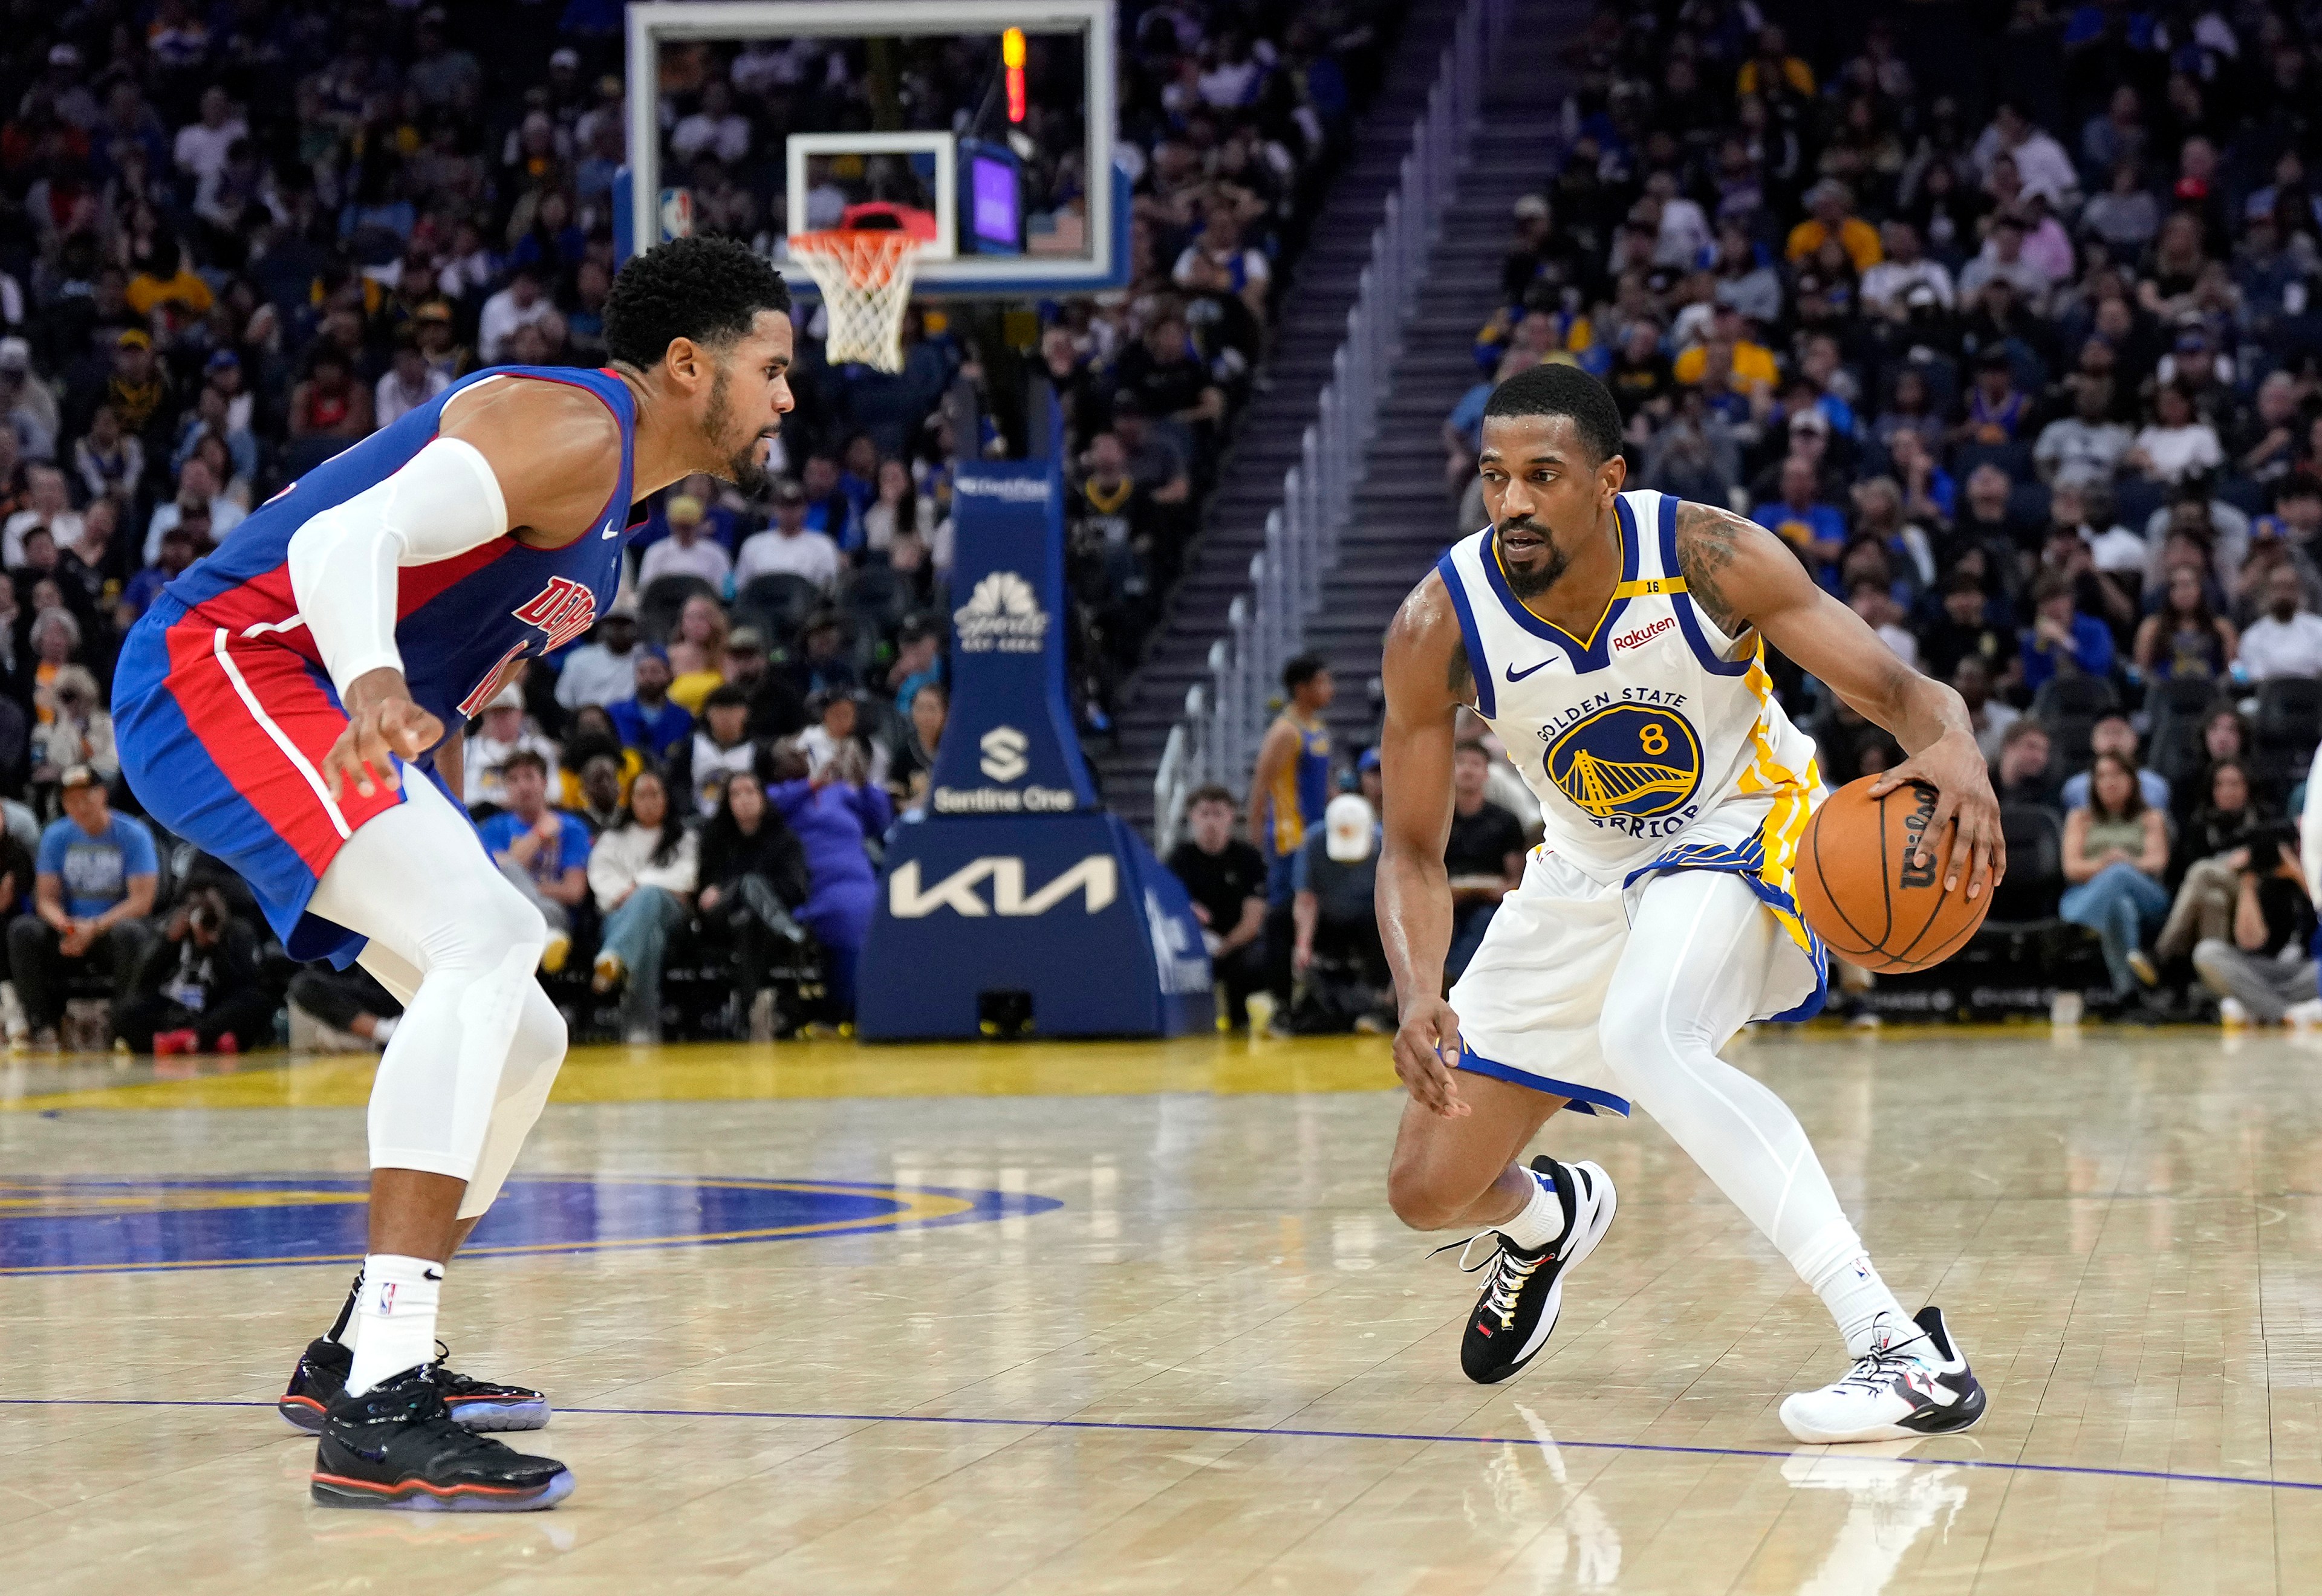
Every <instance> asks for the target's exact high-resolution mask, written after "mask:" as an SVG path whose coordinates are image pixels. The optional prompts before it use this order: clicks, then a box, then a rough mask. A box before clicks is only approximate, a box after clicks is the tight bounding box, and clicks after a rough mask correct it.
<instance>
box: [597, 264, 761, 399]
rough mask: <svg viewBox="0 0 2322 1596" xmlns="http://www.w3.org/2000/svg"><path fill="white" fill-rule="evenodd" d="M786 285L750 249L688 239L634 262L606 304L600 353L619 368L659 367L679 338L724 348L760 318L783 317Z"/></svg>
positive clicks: (615, 286) (619, 279) (616, 284)
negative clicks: (763, 314)
mask: <svg viewBox="0 0 2322 1596" xmlns="http://www.w3.org/2000/svg"><path fill="white" fill-rule="evenodd" d="M790 307H791V290H790V285H789V284H787V283H785V282H783V281H782V273H781V272H779V271H776V270H775V269H773V268H772V266H769V265H768V264H767V263H766V262H765V260H763V259H762V258H761V257H760V256H759V255H758V254H757V253H756V252H755V251H753V250H751V249H750V248H749V246H748V245H746V244H743V243H740V242H736V240H733V239H730V238H710V237H692V238H678V239H672V240H670V241H669V242H667V243H664V244H660V245H657V246H655V247H654V248H653V249H650V250H647V251H645V252H644V254H642V255H635V256H632V257H631V258H630V260H629V263H628V264H627V265H626V266H624V267H622V268H621V275H620V276H618V277H617V278H614V279H613V291H612V293H611V295H610V296H608V297H607V299H606V301H605V347H606V351H607V352H608V354H610V355H611V356H612V358H613V359H614V360H618V361H620V362H621V363H622V364H623V365H627V366H638V367H652V366H657V365H659V364H660V363H661V359H662V357H663V355H665V354H667V353H668V352H669V346H670V344H671V343H672V342H673V341H675V340H677V339H680V338H690V339H692V340H693V341H694V342H696V343H703V344H710V345H716V344H720V343H730V342H733V341H734V340H735V339H736V338H740V337H742V336H743V335H744V334H745V333H748V332H749V330H750V324H751V323H752V322H754V320H756V318H757V315H758V313H759V312H760V311H762V310H775V311H782V312H784V313H788V311H789V310H790Z"/></svg>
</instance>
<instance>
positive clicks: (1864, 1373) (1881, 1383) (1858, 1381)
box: [1833, 1334, 1933, 1393]
mask: <svg viewBox="0 0 2322 1596" xmlns="http://www.w3.org/2000/svg"><path fill="white" fill-rule="evenodd" d="M1923 1344H1924V1345H1928V1346H1932V1345H1933V1343H1932V1342H1930V1341H1928V1338H1927V1336H1925V1335H1924V1334H1921V1335H1917V1336H1912V1337H1911V1338H1910V1339H1909V1340H1908V1341H1897V1342H1895V1343H1894V1344H1892V1345H1888V1346H1880V1347H1874V1348H1872V1349H1871V1350H1870V1351H1869V1352H1867V1353H1865V1354H1862V1355H1861V1356H1860V1357H1859V1358H1857V1359H1855V1360H1854V1366H1853V1367H1852V1368H1851V1369H1849V1370H1848V1371H1847V1372H1846V1376H1845V1378H1844V1379H1842V1380H1841V1381H1839V1382H1838V1384H1839V1385H1841V1386H1846V1385H1859V1386H1860V1387H1861V1388H1862V1389H1863V1390H1865V1391H1870V1392H1873V1393H1876V1392H1878V1391H1883V1390H1885V1389H1886V1387H1887V1385H1888V1383H1889V1382H1892V1381H1893V1380H1896V1379H1897V1378H1899V1377H1900V1376H1901V1374H1902V1372H1903V1369H1904V1368H1905V1366H1906V1365H1908V1364H1911V1363H1918V1364H1921V1365H1924V1363H1925V1362H1926V1360H1925V1359H1924V1358H1921V1357H1919V1356H1917V1355H1916V1354H1915V1353H1913V1352H1911V1351H1910V1350H1908V1349H1910V1348H1913V1347H1917V1346H1920V1345H1923ZM1833 1389H1835V1388H1833Z"/></svg>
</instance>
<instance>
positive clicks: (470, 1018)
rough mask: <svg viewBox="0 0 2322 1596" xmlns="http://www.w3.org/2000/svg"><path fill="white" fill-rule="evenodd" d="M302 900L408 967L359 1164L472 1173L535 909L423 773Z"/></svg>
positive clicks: (533, 985)
mask: <svg viewBox="0 0 2322 1596" xmlns="http://www.w3.org/2000/svg"><path fill="white" fill-rule="evenodd" d="M309 907H311V908H312V909H313V911H314V912H315V914H316V915H319V916H320V917H323V918H324V919H326V920H330V921H333V922H334V923H336V924H338V925H341V926H345V927H347V929H349V930H350V931H357V932H360V933H361V934H362V935H365V936H367V937H369V938H370V939H371V940H372V941H373V942H374V943H376V944H379V946H380V947H381V948H383V949H384V950H385V951H386V952H388V953H392V954H394V955H395V956H396V957H397V958H398V959H400V960H401V961H402V962H404V963H405V964H407V965H408V966H410V968H411V969H412V970H414V971H417V972H418V975H419V980H418V984H417V990H416V991H415V992H414V993H413V995H412V999H411V1002H410V1005H409V1007H407V1008H406V1009H405V1010H404V1016H403V1021H402V1023H401V1024H400V1025H398V1026H396V1028H395V1035H394V1036H393V1037H392V1038H391V1039H390V1040H389V1043H388V1044H387V1051H386V1053H383V1054H382V1055H380V1058H379V1073H378V1076H377V1077H376V1078H375V1080H374V1081H373V1082H372V1086H371V1095H370V1157H371V1167H372V1168H374V1169H382V1168H384V1169H415V1170H424V1171H426V1172H430V1173H433V1174H441V1175H449V1176H451V1177H453V1179H455V1180H460V1181H466V1180H470V1179H471V1178H472V1177H473V1176H474V1175H475V1173H476V1171H477V1166H478V1163H479V1161H480V1156H481V1154H482V1150H483V1146H484V1140H485V1135H486V1132H487V1130H488V1128H489V1126H490V1123H491V1121H492V1118H493V1116H494V1114H495V1112H496V1105H497V1103H498V1099H499V1097H500V1093H501V1081H500V1078H501V1074H502V1072H503V1070H504V1068H505V1066H506V1065H507V1060H508V1054H509V1049H510V1045H511V1044H512V1043H513V1042H514V1040H515V1038H516V1035H517V1026H518V1023H519V1021H520V1020H521V1019H522V1017H523V1016H524V1014H525V1012H526V1003H527V994H528V993H531V992H536V991H537V990H538V988H539V983H538V982H537V981H536V980H534V978H533V970H534V968H535V966H536V965H537V964H538V963H539V962H540V950H541V946H542V944H544V942H545V941H546V939H547V930H546V927H545V926H543V925H542V923H541V918H540V911H539V910H538V909H536V908H534V907H532V905H530V904H529V903H526V901H525V900H524V898H523V897H522V896H521V895H520V894H519V893H517V889H515V888H513V887H511V886H509V885H508V884H507V880H504V879H503V878H502V877H501V875H500V873H499V871H498V869H497V868H496V867H495V866H494V865H493V863H492V862H491V860H490V858H489V856H488V855H487V854H486V853H484V851H483V850H482V849H480V848H479V847H478V846H477V845H476V834H475V830H474V828H473V827H472V826H471V825H469V823H468V820H467V817H466V816H463V815H462V814H461V813H460V812H459V811H458V810H456V809H454V808H453V807H452V804H451V801H450V800H449V799H447V798H444V796H443V793H442V792H441V791H440V790H438V789H436V787H435V785H434V783H433V782H430V781H413V782H409V783H407V785H406V787H405V789H404V801H403V802H402V803H400V804H398V805H396V806H395V807H393V808H391V809H389V810H387V811H385V812H384V813H382V814H380V815H378V816H374V817H373V818H372V819H371V820H370V821H369V822H367V823H366V824H364V825H362V826H361V827H359V828H358V829H357V830H356V832H355V834H354V835H353V836H352V838H350V839H349V840H348V841H347V843H346V844H344V845H343V847H341V848H340V850H339V852H338V855H337V857H336V858H334V859H333V860H332V861H331V863H330V868H329V869H327V870H325V871H324V872H323V879H322V880H321V881H320V882H319V883H318V884H317V885H316V887H315V896H314V898H313V899H312V901H311V903H310V906H309ZM389 989H390V990H393V983H389ZM511 1156H512V1155H511Z"/></svg>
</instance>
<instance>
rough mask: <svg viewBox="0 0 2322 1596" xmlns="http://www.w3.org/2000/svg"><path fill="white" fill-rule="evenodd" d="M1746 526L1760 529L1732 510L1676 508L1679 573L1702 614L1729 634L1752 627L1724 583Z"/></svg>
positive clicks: (1751, 528) (1702, 506) (1683, 505)
mask: <svg viewBox="0 0 2322 1596" xmlns="http://www.w3.org/2000/svg"><path fill="white" fill-rule="evenodd" d="M1745 527H1746V528H1748V529H1749V530H1750V531H1751V532H1755V531H1757V530H1758V526H1757V524H1756V523H1754V522H1750V521H1744V520H1742V517H1741V516H1739V515H1735V514H1733V513H1732V511H1731V510H1720V509H1717V508H1715V507H1714V506H1709V505H1696V504H1683V503H1681V504H1679V505H1678V507H1677V564H1678V574H1679V575H1680V576H1682V577H1684V578H1685V590H1686V591H1687V593H1689V594H1691V595H1692V597H1693V601H1694V603H1695V604H1696V605H1698V606H1701V612H1702V614H1704V615H1705V616H1708V617H1709V618H1710V619H1711V620H1712V621H1714V622H1715V623H1716V625H1717V629H1718V630H1719V631H1720V632H1723V633H1724V634H1725V635H1726V636H1728V637H1734V636H1738V635H1739V634H1742V633H1743V632H1746V631H1748V630H1749V629H1750V618H1749V617H1748V616H1743V615H1739V614H1737V613H1735V610H1734V607H1733V605H1732V602H1731V601H1730V600H1728V599H1727V597H1725V592H1724V589H1723V587H1722V586H1721V583H1722V582H1723V579H1724V577H1725V575H1726V572H1727V570H1728V568H1730V567H1731V566H1732V563H1733V559H1734V554H1735V552H1736V551H1735V548H1734V541H1735V539H1736V537H1737V536H1738V535H1739V534H1741V532H1742V529H1743V528H1745Z"/></svg>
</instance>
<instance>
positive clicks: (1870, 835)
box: [1795, 776, 1991, 974]
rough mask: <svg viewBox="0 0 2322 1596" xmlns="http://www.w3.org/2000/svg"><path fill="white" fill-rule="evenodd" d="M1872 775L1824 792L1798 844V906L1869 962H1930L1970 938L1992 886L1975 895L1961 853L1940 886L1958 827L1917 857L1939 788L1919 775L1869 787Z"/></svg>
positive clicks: (1914, 965)
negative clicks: (1927, 860)
mask: <svg viewBox="0 0 2322 1596" xmlns="http://www.w3.org/2000/svg"><path fill="white" fill-rule="evenodd" d="M1876 780H1878V778H1877V777H1875V776H1865V777H1864V778H1862V780H1860V781H1850V782H1848V783H1847V784H1846V785H1845V786H1844V787H1842V788H1840V789H1838V790H1837V791H1836V792H1833V793H1832V794H1831V795H1830V797H1829V798H1826V799H1824V801H1823V806H1822V807H1820V808H1819V809H1816V810H1815V813H1814V818H1813V819H1812V820H1810V821H1808V822H1807V823H1806V834H1805V840H1804V841H1802V842H1801V843H1800V844H1798V865H1797V880H1796V887H1795V890H1796V896H1797V900H1798V911H1799V913H1801V914H1803V915H1804V916H1805V921H1806V924H1807V925H1809V926H1813V927H1814V928H1815V931H1816V932H1817V933H1819V934H1820V935H1821V937H1822V939H1823V941H1824V942H1825V943H1827V944H1829V945H1830V951H1831V952H1832V953H1834V954H1836V955H1837V956H1838V957H1839V958H1842V959H1844V960H1845V961H1846V962H1848V963H1850V964H1860V965H1861V966H1862V967H1863V968H1864V969H1865V970H1874V971H1882V972H1887V973H1895V974H1899V973H1903V972H1906V971H1913V970H1927V969H1931V968H1933V966H1935V965H1937V964H1940V963H1942V962H1943V961H1944V960H1945V959H1948V958H1950V957H1951V956H1952V954H1953V953H1957V952H1959V950H1960V949H1961V947H1963V946H1965V945H1966V944H1967V939H1968V938H1969V937H1970V936H1972V935H1975V928H1976V927H1977V926H1980V925H1982V924H1983V917H1984V915H1985V913H1986V912H1987V911H1988V909H1989V908H1990V907H1991V892H1990V889H1988V888H1986V889H1985V890H1984V892H1983V894H1982V896H1980V897H1979V898H1972V899H1970V898H1969V897H1968V895H1967V882H1966V880H1965V879H1964V878H1965V875H1966V863H1965V861H1961V878H1962V879H1961V882H1960V885H1959V889H1958V890H1957V891H1955V892H1946V891H1944V890H1943V872H1944V871H1946V870H1948V869H1949V868H1950V865H1951V853H1952V845H1953V844H1954V842H1955V840H1956V839H1957V837H1958V835H1959V833H1958V830H1957V828H1956V827H1953V828H1951V829H1948V830H1946V831H1945V833H1944V834H1943V835H1942V836H1941V837H1938V838H1936V839H1935V857H1934V862H1933V864H1932V865H1930V866H1928V867H1926V868H1924V869H1922V868H1921V867H1919V866H1917V865H1915V864H1914V863H1913V862H1912V857H1911V856H1912V854H1913V853H1914V852H1915V850H1916V849H1917V847H1918V844H1919V838H1920V836H1921V834H1923V833H1924V831H1925V830H1926V828H1927V823H1928V822H1929V821H1930V820H1932V819H1933V818H1934V814H1935V796H1936V795H1935V789H1933V788H1932V787H1928V786H1925V785H1923V784H1921V783H1919V782H1912V783H1911V784H1909V785H1908V786H1905V787H1898V788H1897V789H1895V790H1894V791H1892V792H1890V793H1888V794H1887V795H1886V796H1885V797H1884V798H1872V797H1871V796H1870V788H1871V784H1872V783H1873V782H1875V781H1876Z"/></svg>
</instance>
